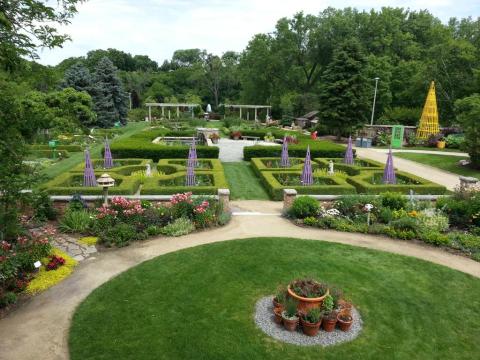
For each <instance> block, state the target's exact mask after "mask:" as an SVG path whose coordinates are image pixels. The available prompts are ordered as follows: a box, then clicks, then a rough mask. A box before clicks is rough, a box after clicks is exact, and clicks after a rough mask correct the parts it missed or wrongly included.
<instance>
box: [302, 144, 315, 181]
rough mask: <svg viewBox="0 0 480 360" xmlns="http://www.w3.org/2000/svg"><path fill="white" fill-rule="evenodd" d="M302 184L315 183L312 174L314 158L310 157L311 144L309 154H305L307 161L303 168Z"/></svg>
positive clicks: (308, 149) (308, 147) (308, 148)
mask: <svg viewBox="0 0 480 360" xmlns="http://www.w3.org/2000/svg"><path fill="white" fill-rule="evenodd" d="M301 180H302V185H303V186H308V185H312V184H313V175H312V160H311V159H310V146H307V155H306V156H305V162H304V164H303V170H302V179H301Z"/></svg>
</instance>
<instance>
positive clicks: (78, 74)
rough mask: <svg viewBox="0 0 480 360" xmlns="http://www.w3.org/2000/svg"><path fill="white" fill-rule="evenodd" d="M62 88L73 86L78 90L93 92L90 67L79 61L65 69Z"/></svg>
mask: <svg viewBox="0 0 480 360" xmlns="http://www.w3.org/2000/svg"><path fill="white" fill-rule="evenodd" d="M61 87H62V88H73V89H75V90H77V91H85V92H87V93H89V94H91V93H92V87H93V79H92V75H91V74H90V71H89V70H88V68H87V67H86V66H85V65H83V63H81V62H77V63H75V64H73V65H72V66H71V67H69V68H68V69H67V70H66V71H65V76H64V78H63V81H62V84H61Z"/></svg>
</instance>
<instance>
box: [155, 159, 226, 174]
mask: <svg viewBox="0 0 480 360" xmlns="http://www.w3.org/2000/svg"><path fill="white" fill-rule="evenodd" d="M197 161H201V162H208V163H209V164H210V166H211V169H201V170H200V169H199V170H198V171H219V172H223V166H222V162H221V161H220V160H218V159H197ZM158 166H174V167H176V168H177V169H178V171H186V170H187V160H175V159H162V160H160V161H159V162H158Z"/></svg>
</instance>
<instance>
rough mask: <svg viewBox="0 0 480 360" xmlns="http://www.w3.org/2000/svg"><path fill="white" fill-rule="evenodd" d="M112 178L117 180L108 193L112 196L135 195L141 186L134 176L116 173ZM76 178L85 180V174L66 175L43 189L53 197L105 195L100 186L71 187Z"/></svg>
mask: <svg viewBox="0 0 480 360" xmlns="http://www.w3.org/2000/svg"><path fill="white" fill-rule="evenodd" d="M102 173H103V171H97V172H95V177H96V178H98V177H99V176H100V175H102ZM110 176H111V177H112V178H113V179H115V186H113V187H111V188H109V189H108V193H109V194H111V195H133V194H135V193H136V191H137V190H138V187H139V185H140V180H139V179H138V178H136V177H134V176H124V175H121V174H117V173H114V172H112V173H110ZM74 177H79V178H83V173H82V172H70V173H64V174H62V175H60V176H57V177H56V178H55V179H53V180H50V181H49V182H47V183H46V184H44V185H42V186H41V189H44V190H45V191H47V192H48V193H49V194H51V195H73V194H81V195H101V194H102V193H103V188H101V187H99V186H95V187H88V186H69V182H70V181H71V180H72V179H73V178H74Z"/></svg>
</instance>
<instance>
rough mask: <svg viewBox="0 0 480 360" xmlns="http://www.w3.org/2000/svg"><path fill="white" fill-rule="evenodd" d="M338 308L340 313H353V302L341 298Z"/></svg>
mask: <svg viewBox="0 0 480 360" xmlns="http://www.w3.org/2000/svg"><path fill="white" fill-rule="evenodd" d="M337 310H338V312H339V313H342V314H346V315H352V303H351V302H350V301H348V300H345V299H340V300H339V302H338V307H337Z"/></svg>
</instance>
